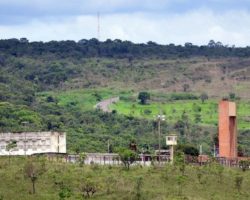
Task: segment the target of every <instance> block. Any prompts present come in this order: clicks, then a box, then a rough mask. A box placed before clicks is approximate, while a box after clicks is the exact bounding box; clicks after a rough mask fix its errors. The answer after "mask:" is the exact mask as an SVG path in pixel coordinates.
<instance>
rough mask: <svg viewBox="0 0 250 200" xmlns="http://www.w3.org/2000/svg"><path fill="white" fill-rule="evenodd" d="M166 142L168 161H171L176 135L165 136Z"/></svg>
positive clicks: (172, 159)
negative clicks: (168, 149) (168, 148)
mask: <svg viewBox="0 0 250 200" xmlns="http://www.w3.org/2000/svg"><path fill="white" fill-rule="evenodd" d="M166 144H167V145H168V146H170V161H171V163H173V161H174V146H175V145H177V136H176V135H168V136H166Z"/></svg>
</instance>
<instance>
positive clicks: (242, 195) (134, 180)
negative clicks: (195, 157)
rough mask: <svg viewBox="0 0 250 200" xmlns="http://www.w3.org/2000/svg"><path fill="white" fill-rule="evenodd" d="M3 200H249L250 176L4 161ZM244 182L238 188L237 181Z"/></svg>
mask: <svg viewBox="0 0 250 200" xmlns="http://www.w3.org/2000/svg"><path fill="white" fill-rule="evenodd" d="M27 163H32V165H33V167H31V169H34V172H35V174H36V177H37V179H36V181H35V189H36V193H35V194H32V182H31V179H30V178H29V177H28V176H27V173H26V172H27V166H30V165H28V164H27ZM0 175H1V181H0V199H1V200H30V199H32V200H57V199H58V200H63V199H67V200H76V199H86V198H83V197H82V189H81V188H83V187H86V186H88V187H94V188H95V190H96V192H95V193H94V195H93V196H91V197H90V199H98V200H108V199H111V200H112V199H113V200H117V199H121V200H134V199H135V200H159V199H161V200H183V199H189V200H236V199H241V200H247V199H249V198H250V191H249V184H250V172H249V171H246V172H242V171H241V170H240V169H229V168H223V167H222V166H219V165H218V164H215V163H214V164H210V165H207V166H202V167H199V166H192V165H185V168H184V170H183V169H182V170H181V168H180V166H179V165H174V166H172V165H166V166H163V167H161V168H159V167H156V166H155V167H154V166H151V167H140V166H134V167H132V168H131V169H130V170H129V171H128V170H125V169H124V168H123V167H122V166H98V165H95V164H94V165H91V166H85V165H83V166H80V165H79V164H68V163H63V162H56V161H50V162H49V161H46V160H44V159H42V158H28V159H27V160H26V159H24V158H17V157H12V158H11V160H10V164H9V163H8V159H7V158H4V157H1V158H0ZM240 179H242V182H241V184H239V185H240V186H239V187H237V186H236V185H237V180H240Z"/></svg>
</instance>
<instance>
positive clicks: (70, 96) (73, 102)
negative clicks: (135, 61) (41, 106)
mask: <svg viewBox="0 0 250 200" xmlns="http://www.w3.org/2000/svg"><path fill="white" fill-rule="evenodd" d="M128 95H131V91H118V90H114V89H109V88H107V89H106V88H100V89H81V90H68V91H63V92H62V91H60V92H42V93H39V94H37V98H38V99H39V101H47V98H48V97H49V96H51V97H53V98H54V99H55V101H57V102H58V105H60V106H63V107H72V106H73V107H76V108H78V109H80V110H82V111H87V110H93V108H94V106H95V105H96V104H97V103H98V102H99V101H101V100H103V99H108V98H111V97H115V96H128Z"/></svg>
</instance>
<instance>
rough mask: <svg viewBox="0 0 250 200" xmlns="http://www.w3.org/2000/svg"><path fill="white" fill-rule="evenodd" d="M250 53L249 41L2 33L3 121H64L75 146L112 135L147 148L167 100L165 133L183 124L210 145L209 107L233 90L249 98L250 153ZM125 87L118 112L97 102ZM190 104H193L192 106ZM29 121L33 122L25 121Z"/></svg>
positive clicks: (4, 126)
mask: <svg viewBox="0 0 250 200" xmlns="http://www.w3.org/2000/svg"><path fill="white" fill-rule="evenodd" d="M249 56H250V48H249V47H246V48H237V47H228V46H224V45H222V44H221V43H220V42H214V41H210V42H209V43H208V45H204V46H196V45H193V44H190V43H186V44H185V45H184V46H176V45H174V44H169V45H158V44H156V43H154V42H148V43H147V44H134V43H132V42H129V41H121V40H114V41H112V40H107V41H105V42H100V41H98V40H96V39H90V40H80V41H79V42H74V41H51V42H46V43H45V42H29V41H28V40H27V39H25V38H22V39H20V40H19V39H9V40H0V101H1V102H0V131H1V132H9V131H14V132H19V131H24V130H30V131H39V130H59V131H64V132H66V133H67V145H68V151H69V152H78V151H86V152H97V151H101V152H104V151H107V141H108V140H110V141H111V145H112V151H116V149H118V148H119V147H122V146H123V147H124V146H127V145H128V144H129V142H130V141H131V140H136V142H137V144H138V146H139V149H142V148H148V149H149V150H152V151H153V149H154V148H155V147H156V146H157V123H156V121H155V118H154V115H155V114H157V113H160V112H161V111H164V109H165V110H166V111H164V112H166V113H165V114H166V115H167V120H166V121H165V122H163V123H162V132H163V136H165V135H167V134H170V133H173V132H174V133H176V134H178V135H179V136H180V137H179V141H180V142H181V143H191V144H193V145H195V146H196V145H197V146H198V145H199V144H203V146H204V149H205V152H206V153H211V149H212V146H213V143H214V142H215V139H214V138H216V134H217V128H216V126H217V124H216V114H214V115H213V116H212V117H211V119H210V118H208V117H205V116H206V115H208V113H207V112H209V109H210V107H209V106H212V109H213V111H214V113H216V104H217V102H218V101H219V100H220V99H221V98H223V97H228V98H230V99H232V100H236V101H237V103H238V105H239V106H240V109H239V110H240V111H239V113H238V114H240V117H239V120H240V122H239V124H240V126H239V133H240V134H239V142H240V146H241V148H242V149H243V151H244V153H245V154H249V152H250V149H249V148H248V146H249V145H248V144H249V143H250V137H249V133H250V131H249V130H250V127H249V126H248V122H249V121H250V115H249V114H248V107H249V95H250V94H249V92H248V91H249V89H250V88H249V86H250V83H249V81H250V68H249V67H250V58H249ZM140 91H148V92H149V93H150V94H151V100H150V101H149V105H145V106H144V107H143V108H140V106H141V105H139V101H137V95H138V93H139V92H140ZM202 94H206V95H207V98H208V99H209V101H207V103H206V102H205V104H202V102H201V101H200V96H201V95H202ZM164 95H165V96H164ZM116 96H119V97H120V99H121V101H120V102H118V103H117V105H113V106H112V108H111V109H113V112H111V113H104V112H102V111H100V110H98V109H97V110H96V109H95V108H94V106H95V104H96V103H98V102H99V101H101V100H103V99H107V98H110V97H116ZM209 102H210V103H209ZM194 103H195V104H196V105H193V104H194ZM133 104H135V111H134V112H132V111H131V107H134V106H133ZM168 104H169V105H170V104H171V105H172V107H173V108H172V107H171V112H170V109H169V108H168V107H167V106H168ZM126 105H129V108H125V107H126ZM150 105H151V106H152V109H151V108H150ZM164 105H165V107H164ZM182 105H183V106H182ZM184 105H189V106H188V107H187V108H186V110H185V109H184ZM205 105H207V108H206V107H205ZM153 106H154V107H153ZM175 106H176V108H174V107H175ZM199 107H201V111H199V109H200V108H199ZM138 108H139V109H138ZM197 109H198V111H197ZM202 120H203V121H202ZM23 121H28V122H29V123H28V125H27V126H25V127H24V126H23V125H22V122H23ZM163 136H162V146H163V147H164V148H165V146H164V143H165V142H164V137H163Z"/></svg>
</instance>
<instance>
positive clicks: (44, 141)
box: [0, 132, 66, 155]
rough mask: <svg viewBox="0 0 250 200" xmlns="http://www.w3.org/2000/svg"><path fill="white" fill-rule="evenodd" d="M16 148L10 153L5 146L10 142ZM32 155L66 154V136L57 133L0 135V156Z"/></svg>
mask: <svg viewBox="0 0 250 200" xmlns="http://www.w3.org/2000/svg"><path fill="white" fill-rule="evenodd" d="M13 140H14V141H16V142H17V147H16V148H14V149H12V150H11V151H10V152H8V151H6V146H7V145H8V143H10V142H11V141H13ZM9 153H10V155H25V154H26V155H32V154H35V153H66V134H65V133H58V132H23V133H0V155H9Z"/></svg>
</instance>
